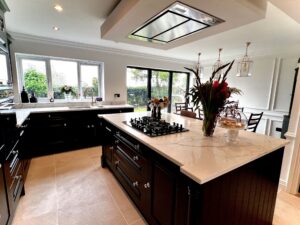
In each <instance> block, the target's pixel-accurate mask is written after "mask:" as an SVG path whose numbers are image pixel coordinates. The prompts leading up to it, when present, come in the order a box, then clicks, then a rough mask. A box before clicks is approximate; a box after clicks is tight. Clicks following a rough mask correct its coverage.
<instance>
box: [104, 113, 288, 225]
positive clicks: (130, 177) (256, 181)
mask: <svg viewBox="0 0 300 225" xmlns="http://www.w3.org/2000/svg"><path fill="white" fill-rule="evenodd" d="M144 115H145V114H143V113H125V114H119V115H117V114H111V115H102V117H103V118H104V120H105V123H104V128H105V130H106V132H105V135H106V138H105V140H106V142H105V143H104V145H103V148H102V150H103V154H102V166H103V167H106V166H107V167H108V168H109V169H110V170H111V171H112V172H113V174H114V175H115V177H116V178H117V179H118V181H119V182H120V183H121V184H122V186H123V187H124V189H125V190H126V191H127V193H128V194H129V196H130V197H131V199H132V200H133V201H134V202H135V204H136V205H137V207H138V208H139V210H140V211H141V213H142V214H143V215H144V217H145V218H146V220H147V221H148V222H149V224H161V225H168V224H170V225H173V224H178V225H185V224H189V225H190V224H197V225H200V224H203V225H227V224H228V225H229V224H230V225H233V224H239V225H241V224H243V225H248V224H249V225H250V224H253V225H254V224H255V225H257V224H272V218H273V213H274V207H275V200H276V195H277V188H278V182H279V175H280V168H281V161H282V156H283V148H284V146H285V145H286V144H287V143H288V142H287V141H286V140H282V139H277V138H273V137H269V136H265V135H260V134H255V133H251V132H247V131H241V132H240V135H239V140H238V142H237V143H236V144H229V143H226V141H225V138H224V134H225V133H226V131H225V130H224V129H222V128H216V130H215V133H214V136H213V137H211V138H209V137H204V136H203V135H202V132H201V126H202V122H201V121H200V120H196V119H191V118H187V117H181V116H178V115H174V114H164V115H163V116H162V119H164V120H166V121H168V122H171V123H172V122H176V123H179V124H182V125H183V127H185V128H187V129H189V131H187V132H182V133H176V134H170V135H165V136H158V137H149V136H147V135H145V134H143V133H141V132H140V131H138V130H136V129H134V128H132V127H130V126H128V124H126V123H124V121H129V120H130V119H131V118H136V117H142V116H144Z"/></svg>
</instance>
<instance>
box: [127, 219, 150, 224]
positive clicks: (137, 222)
mask: <svg viewBox="0 0 300 225" xmlns="http://www.w3.org/2000/svg"><path fill="white" fill-rule="evenodd" d="M129 225H148V223H147V222H146V221H145V220H143V219H139V220H136V221H134V222H133V223H129Z"/></svg>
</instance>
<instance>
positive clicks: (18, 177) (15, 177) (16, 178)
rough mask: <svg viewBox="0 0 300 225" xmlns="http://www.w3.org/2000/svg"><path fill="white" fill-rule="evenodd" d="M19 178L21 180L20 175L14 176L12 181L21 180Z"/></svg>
mask: <svg viewBox="0 0 300 225" xmlns="http://www.w3.org/2000/svg"><path fill="white" fill-rule="evenodd" d="M21 178H22V175H19V176H14V179H15V180H18V179H21Z"/></svg>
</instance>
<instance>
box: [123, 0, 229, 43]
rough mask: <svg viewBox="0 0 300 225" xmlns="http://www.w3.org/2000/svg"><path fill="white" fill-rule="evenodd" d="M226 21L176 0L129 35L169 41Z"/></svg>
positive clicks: (164, 41)
mask: <svg viewBox="0 0 300 225" xmlns="http://www.w3.org/2000/svg"><path fill="white" fill-rule="evenodd" d="M223 22H225V21H224V20H222V19H220V18H217V17H215V16H212V15H210V14H208V13H206V12H203V11H201V10H199V9H196V8H193V7H191V6H188V5H185V4H183V3H181V2H175V3H174V4H172V5H171V6H169V7H168V8H166V9H164V10H163V11H161V12H160V13H158V14H157V15H155V16H154V17H153V18H151V19H150V20H149V21H147V22H145V23H144V24H143V25H141V26H140V27H139V28H137V29H135V30H134V31H133V32H132V33H131V34H129V35H128V37H129V38H131V39H136V40H140V41H147V42H152V43H168V42H171V41H173V40H176V39H178V38H182V37H184V36H187V35H189V34H192V33H194V32H196V31H199V30H203V29H206V28H209V27H211V26H215V25H218V24H220V23H223Z"/></svg>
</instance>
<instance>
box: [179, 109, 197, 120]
mask: <svg viewBox="0 0 300 225" xmlns="http://www.w3.org/2000/svg"><path fill="white" fill-rule="evenodd" d="M180 115H181V116H186V117H190V118H194V119H196V113H194V112H191V111H188V110H181V111H180Z"/></svg>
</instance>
